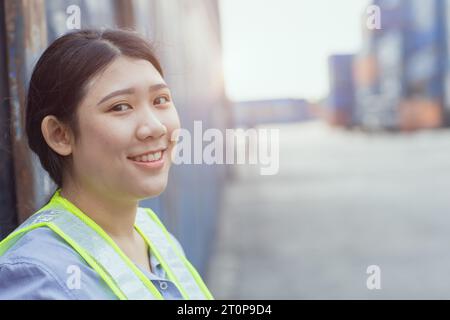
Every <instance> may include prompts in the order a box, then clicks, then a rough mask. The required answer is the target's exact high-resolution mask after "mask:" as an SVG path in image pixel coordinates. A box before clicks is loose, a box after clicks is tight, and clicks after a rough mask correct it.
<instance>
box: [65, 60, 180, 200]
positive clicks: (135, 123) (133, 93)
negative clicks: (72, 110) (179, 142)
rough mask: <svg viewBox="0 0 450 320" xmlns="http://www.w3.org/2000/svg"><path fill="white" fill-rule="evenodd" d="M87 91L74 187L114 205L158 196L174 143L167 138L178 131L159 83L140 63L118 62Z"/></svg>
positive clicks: (164, 88) (75, 152)
mask: <svg viewBox="0 0 450 320" xmlns="http://www.w3.org/2000/svg"><path fill="white" fill-rule="evenodd" d="M87 88H88V90H87V94H86V96H85V98H84V99H83V101H82V102H81V104H80V105H79V107H78V109H77V115H78V123H79V129H80V130H79V137H78V140H77V142H76V143H75V145H74V146H73V149H72V156H73V170H72V172H73V173H74V174H75V177H76V180H77V184H78V185H81V186H82V187H84V188H87V189H88V190H91V191H95V192H96V193H101V194H103V193H104V194H105V195H106V196H107V197H111V198H113V199H116V200H118V199H133V200H140V199H144V198H149V197H153V196H157V195H159V194H160V193H161V192H162V191H164V189H165V187H166V185H167V178H168V173H169V167H170V162H171V157H170V155H171V153H172V149H173V148H174V146H175V143H176V141H172V140H171V136H172V133H173V131H174V130H176V129H178V128H179V127H180V121H179V118H178V114H177V111H176V109H175V106H174V104H173V101H172V96H171V94H170V91H169V89H168V88H167V86H166V83H165V81H164V79H163V78H162V77H161V75H160V74H159V72H158V71H157V70H156V69H155V67H154V66H153V65H152V64H151V63H150V62H148V61H146V60H138V59H133V58H128V57H119V58H117V59H116V60H115V61H114V62H113V63H112V64H110V65H109V66H108V67H107V68H106V69H105V70H104V71H103V72H100V73H99V74H98V75H96V76H95V77H94V78H93V79H92V81H90V82H89V84H88V87H87ZM157 151H161V153H158V152H157ZM149 152H151V154H152V155H151V156H150V157H147V159H145V158H136V157H135V156H137V155H141V154H148V153H149ZM159 156H160V157H161V158H160V160H157V159H158V158H159ZM132 157H133V159H134V160H132V159H131V158H132ZM152 158H153V160H152Z"/></svg>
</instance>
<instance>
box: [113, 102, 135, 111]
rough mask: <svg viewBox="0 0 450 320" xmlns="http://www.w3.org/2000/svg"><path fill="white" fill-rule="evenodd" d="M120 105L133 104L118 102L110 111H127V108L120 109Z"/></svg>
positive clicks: (127, 105)
mask: <svg viewBox="0 0 450 320" xmlns="http://www.w3.org/2000/svg"><path fill="white" fill-rule="evenodd" d="M119 107H130V108H131V106H130V105H129V104H127V103H120V104H116V105H115V106H114V107H112V108H111V109H109V111H125V110H119ZM120 109H122V108H120Z"/></svg>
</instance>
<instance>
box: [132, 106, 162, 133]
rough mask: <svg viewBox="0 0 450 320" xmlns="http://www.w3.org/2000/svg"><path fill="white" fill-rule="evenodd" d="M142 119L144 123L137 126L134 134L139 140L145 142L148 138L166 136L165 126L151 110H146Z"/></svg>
mask: <svg viewBox="0 0 450 320" xmlns="http://www.w3.org/2000/svg"><path fill="white" fill-rule="evenodd" d="M147 110H148V109H147ZM142 119H143V120H144V121H142V122H141V123H140V124H139V127H138V129H137V132H136V135H137V137H138V139H139V140H145V139H147V138H149V137H151V138H153V139H157V138H160V137H162V136H164V135H165V134H167V128H166V126H165V125H164V124H163V123H162V122H161V121H160V119H158V117H157V116H156V115H155V113H154V112H152V111H151V110H148V111H147V112H146V113H145V115H142Z"/></svg>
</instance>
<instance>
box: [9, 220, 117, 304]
mask: <svg viewBox="0 0 450 320" xmlns="http://www.w3.org/2000/svg"><path fill="white" fill-rule="evenodd" d="M74 269H75V270H79V271H80V272H79V273H78V275H79V278H80V284H81V286H80V288H78V286H77V287H71V286H70V284H69V280H70V277H71V276H72V275H73V274H74V273H73V270H74ZM0 283H2V290H1V291H0V299H90V298H96V297H97V298H98V299H102V298H107V295H106V296H105V293H107V292H108V290H105V289H104V288H102V280H101V279H100V278H99V277H98V275H97V274H96V272H95V271H94V270H93V269H92V268H90V266H89V265H87V264H86V262H85V261H84V259H83V258H82V257H81V256H80V255H79V254H78V253H77V252H76V251H75V250H73V249H72V247H70V246H69V245H68V244H67V243H66V242H65V241H64V240H63V239H62V238H61V237H59V236H58V235H57V234H56V233H54V232H53V231H52V230H50V229H48V228H45V227H42V228H37V229H34V230H32V231H29V232H27V233H26V234H25V235H24V236H23V237H22V238H20V239H19V240H18V241H17V242H16V243H15V244H14V245H13V246H12V247H11V248H10V249H9V250H8V251H7V252H5V254H4V255H3V256H1V257H0ZM103 286H105V284H103Z"/></svg>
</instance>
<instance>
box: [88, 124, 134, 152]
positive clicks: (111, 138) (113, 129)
mask: <svg viewBox="0 0 450 320" xmlns="http://www.w3.org/2000/svg"><path fill="white" fill-rule="evenodd" d="M125 127H126V126H125ZM124 130H125V131H126V128H124V126H119V125H117V123H116V124H115V122H114V121H105V119H90V120H89V121H86V122H85V125H84V126H83V128H82V131H81V136H82V137H83V149H84V151H85V152H86V155H87V156H88V157H90V156H89V155H91V156H95V155H105V154H108V153H112V152H113V151H114V152H115V154H117V150H120V149H123V147H124V145H125V144H126V143H127V141H126V139H124V137H126V136H127V134H126V133H125V132H123V131H124Z"/></svg>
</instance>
